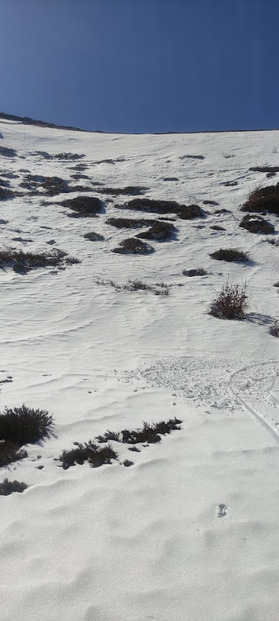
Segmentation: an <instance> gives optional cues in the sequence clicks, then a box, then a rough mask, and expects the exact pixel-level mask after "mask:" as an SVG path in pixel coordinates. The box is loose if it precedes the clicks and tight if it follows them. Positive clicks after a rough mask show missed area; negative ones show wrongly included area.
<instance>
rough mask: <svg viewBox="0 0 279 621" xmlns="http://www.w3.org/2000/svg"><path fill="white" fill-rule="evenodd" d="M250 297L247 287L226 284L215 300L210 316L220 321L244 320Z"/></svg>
mask: <svg viewBox="0 0 279 621" xmlns="http://www.w3.org/2000/svg"><path fill="white" fill-rule="evenodd" d="M247 300H248V296H247V294H246V286H245V285H242V286H240V285H234V284H230V283H229V282H226V283H225V284H224V285H223V288H222V291H221V292H220V293H219V294H218V296H217V297H216V298H215V300H213V302H212V304H211V306H210V311H209V314H210V315H213V317H218V318H219V319H238V320H241V319H244V317H245V314H244V311H245V309H246V307H247Z"/></svg>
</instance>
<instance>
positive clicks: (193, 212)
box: [178, 205, 206, 220]
mask: <svg viewBox="0 0 279 621" xmlns="http://www.w3.org/2000/svg"><path fill="white" fill-rule="evenodd" d="M205 215H206V214H205V211H203V209H201V207H199V205H182V207H181V209H180V210H179V212H178V217H179V218H180V219H181V220H193V219H194V218H204V217H205Z"/></svg>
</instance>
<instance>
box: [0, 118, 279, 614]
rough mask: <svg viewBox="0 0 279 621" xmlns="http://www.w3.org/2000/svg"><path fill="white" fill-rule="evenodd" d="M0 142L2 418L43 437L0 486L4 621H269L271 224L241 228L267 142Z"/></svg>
mask: <svg viewBox="0 0 279 621" xmlns="http://www.w3.org/2000/svg"><path fill="white" fill-rule="evenodd" d="M0 135H1V149H0V151H1V152H0V190H1V191H0V194H1V193H2V200H1V201H0V206H1V214H0V252H2V253H3V255H2V256H3V257H5V263H3V264H2V269H1V270H0V281H1V322H0V349H1V365H0V413H3V412H5V411H7V410H6V409H5V408H8V410H13V409H14V408H22V407H23V404H25V405H26V407H27V406H28V408H31V410H33V409H34V410H35V411H37V410H39V411H46V412H49V413H51V416H52V419H53V423H54V430H55V435H54V436H52V435H51V436H50V437H47V438H45V441H44V442H43V443H41V444H31V443H29V444H28V445H24V446H23V447H22V449H20V450H21V451H22V453H21V455H20V457H21V459H20V460H19V461H16V462H12V463H10V464H8V465H7V466H5V467H2V468H1V470H0V475H1V477H0V487H1V490H3V491H4V493H6V492H12V493H10V494H9V495H7V496H6V495H2V494H0V499H1V500H0V524H1V526H0V570H1V615H0V617H1V621H2V619H3V621H25V620H28V621H38V619H42V620H43V621H57V620H58V619H67V621H149V620H150V619H152V620H154V621H170V620H172V621H248V619H249V620H250V621H264V620H265V619H268V620H269V621H277V619H278V607H279V595H278V580H279V570H278V550H279V534H278V533H279V517H278V516H279V505H278V456H279V453H278V437H279V433H278V429H279V385H278V338H276V336H275V334H276V331H273V333H271V329H272V326H273V325H277V324H276V319H277V320H278V287H276V286H273V285H274V284H275V283H277V282H278V279H279V262H278V216H277V215H276V213H275V211H276V210H273V211H271V212H270V213H269V214H268V221H269V222H270V224H271V225H272V226H271V228H270V229H269V230H270V231H271V230H272V227H274V233H272V232H271V233H270V234H266V233H263V232H261V233H258V232H256V233H254V234H251V232H250V231H248V230H246V229H244V228H242V227H240V226H239V225H240V223H241V221H242V218H243V212H242V211H241V207H242V206H243V205H245V203H246V202H247V201H248V200H249V196H250V195H251V193H252V192H254V191H255V189H256V188H257V187H258V186H259V185H260V186H262V187H266V186H267V185H269V184H271V183H272V185H273V186H274V187H277V185H276V184H277V178H276V176H277V175H278V173H277V169H278V164H279V161H278V148H279V142H278V141H279V132H277V131H272V132H247V133H246V132H241V133H228V134H192V135H190V134H189V135H187V134H184V135H179V134H175V135H171V134H169V135H137V136H131V135H130V136H129V135H126V136H125V135H112V134H111V135H108V134H99V133H87V132H78V131H75V132H70V131H64V130H63V129H62V128H59V129H57V128H56V129H55V128H48V127H44V126H38V125H28V126H27V125H26V124H24V123H21V122H20V120H19V119H18V118H15V117H14V118H11V117H10V118H6V119H3V120H2V121H0ZM84 171H85V174H84ZM271 173H272V175H273V177H272V179H270V180H269V179H268V178H267V175H270V174H271ZM80 183H82V185H77V184H80ZM265 192H266V191H265ZM0 198H1V197H0ZM65 201H66V202H65ZM127 206H128V207H129V206H130V207H132V209H129V210H127ZM183 206H184V207H183ZM182 207H183V209H182ZM75 208H76V209H75ZM122 208H124V209H122ZM150 209H155V212H156V213H155V215H154V213H153V212H152V211H150ZM144 210H145V211H147V212H148V213H147V214H145V213H144ZM182 211H183V214H182ZM69 216H70V217H69ZM120 216H121V218H120ZM181 216H185V218H184V217H181ZM189 216H191V217H190V219H188V218H189ZM193 216H194V217H193ZM249 218H250V216H249ZM154 226H156V227H157V229H158V230H159V233H160V235H158V230H157V229H156V231H155V234H154V230H153V229H151V231H150V230H149V231H148V236H149V237H150V236H151V237H152V242H151V244H152V252H151V251H150V253H146V252H144V253H143V254H142V252H135V253H134V254H133V253H132V254H131V253H130V252H127V246H128V250H131V249H132V250H134V251H137V249H138V246H139V247H140V249H141V250H143V249H145V250H146V246H145V245H144V244H143V242H141V241H140V240H141V239H143V238H145V237H146V231H147V229H148V228H150V227H153V228H154ZM162 230H163V231H164V233H165V234H164V236H163V239H162V238H161V231H162ZM150 234H151V235H150ZM138 235H139V236H140V237H138ZM129 240H130V241H129ZM148 241H149V240H148ZM144 243H146V242H144ZM115 249H120V252H119V251H117V252H114V250H115ZM147 249H150V246H147ZM220 249H221V250H222V249H223V250H228V249H236V250H237V251H238V252H243V253H247V254H248V255H249V257H250V258H251V260H250V261H246V262H244V263H241V262H239V261H236V262H234V261H232V262H227V261H225V260H223V259H221V260H219V261H216V260H215V259H214V258H212V257H211V255H212V254H213V253H215V252H218V251H220ZM61 253H62V254H61ZM64 253H66V254H64ZM57 254H58V255H59V256H60V257H62V256H63V257H64V258H65V260H64V261H63V263H61V264H59V265H55V264H53V263H52V264H50V263H49V262H48V261H38V258H40V257H42V256H44V257H45V256H47V257H49V256H50V255H51V256H56V255H57ZM223 256H224V255H223ZM15 257H19V258H21V259H24V260H26V257H29V259H30V260H31V259H32V269H30V270H29V269H28V270H26V269H25V270H24V269H19V270H18V269H17V266H15V263H13V260H14V258H15ZM67 258H73V259H75V261H66V259H67ZM14 267H16V270H14V269H13V268H14ZM190 276H191V277H190ZM226 283H229V285H230V284H232V285H234V284H235V285H238V286H239V287H240V288H242V287H244V286H245V287H246V288H245V291H246V292H247V296H248V300H247V301H248V307H247V309H245V311H244V316H243V317H242V320H241V321H240V320H234V319H232V320H225V319H219V318H218V317H214V316H212V315H211V314H210V308H211V304H212V301H213V300H215V299H216V296H218V294H219V293H220V291H222V289H223V287H224V285H226ZM273 334H274V335H273ZM175 420H176V421H182V422H181V424H180V423H179V428H178V429H177V430H175V431H171V433H166V434H164V435H162V438H161V441H158V442H157V441H156V442H154V443H153V442H148V441H145V440H144V439H143V436H140V439H141V440H142V442H137V443H136V445H133V444H129V443H126V444H125V443H124V442H122V441H121V442H120V441H119V439H123V438H124V437H131V434H132V436H134V435H135V431H136V430H142V429H145V431H146V430H147V432H148V433H149V434H150V429H151V431H152V430H153V431H154V430H156V429H158V428H159V429H161V430H162V429H163V430H164V424H165V423H166V421H172V422H173V421H175ZM98 438H99V440H100V438H104V440H105V443H104V444H102V443H101V444H99V443H98ZM137 439H138V437H137ZM3 440H4V438H0V442H1V441H2V444H3ZM96 446H97V448H96ZM98 446H105V447H106V451H107V452H106V453H105V457H108V459H103V460H98V467H90V460H88V450H89V452H90V451H91V453H90V454H91V457H92V458H93V453H92V451H93V452H94V451H95V453H97V457H99V453H100V450H99V449H98ZM94 447H95V448H94ZM2 448H3V447H2ZM15 449H16V447H15ZM63 455H64V456H65V455H66V456H67V455H68V456H69V458H71V464H70V465H71V467H69V468H66V469H64V468H63V467H62V466H63V460H62V461H61V459H60V458H61V456H63ZM113 455H117V459H114V458H113V459H110V457H112V456H113ZM84 456H86V457H87V458H86V459H84ZM110 462H111V463H110ZM68 465H69V464H68ZM25 486H26V487H25ZM16 489H18V492H21V493H18V492H16Z"/></svg>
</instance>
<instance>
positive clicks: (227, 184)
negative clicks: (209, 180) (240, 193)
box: [220, 181, 238, 187]
mask: <svg viewBox="0 0 279 621" xmlns="http://www.w3.org/2000/svg"><path fill="white" fill-rule="evenodd" d="M220 185H225V186H227V187H233V186H235V185H238V182H237V181H222V182H221V183H220Z"/></svg>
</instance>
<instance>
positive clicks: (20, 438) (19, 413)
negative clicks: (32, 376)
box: [0, 404, 54, 447]
mask: <svg viewBox="0 0 279 621" xmlns="http://www.w3.org/2000/svg"><path fill="white" fill-rule="evenodd" d="M53 428H54V423H53V420H52V416H51V415H50V414H49V413H48V412H47V411H46V410H39V409H37V410H34V409H33V408H28V407H27V406H26V405H24V404H23V405H22V406H21V407H16V408H13V409H12V408H7V407H6V408H5V410H4V412H3V413H2V414H0V439H1V440H5V441H8V442H12V443H13V444H15V445H17V447H21V446H23V445H24V444H37V443H39V442H41V441H42V440H45V439H46V438H50V437H51V436H52V435H53Z"/></svg>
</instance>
